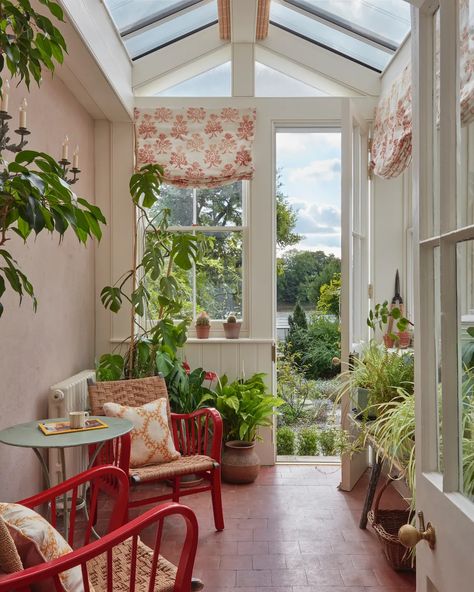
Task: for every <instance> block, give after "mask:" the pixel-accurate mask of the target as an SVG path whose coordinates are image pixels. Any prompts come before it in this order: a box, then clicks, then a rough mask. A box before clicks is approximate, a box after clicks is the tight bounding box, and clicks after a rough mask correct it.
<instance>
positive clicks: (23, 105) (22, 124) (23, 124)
mask: <svg viewBox="0 0 474 592" xmlns="http://www.w3.org/2000/svg"><path fill="white" fill-rule="evenodd" d="M27 107H28V103H27V102H26V99H23V101H22V103H21V107H20V127H26V108H27Z"/></svg>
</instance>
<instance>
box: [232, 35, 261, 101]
mask: <svg viewBox="0 0 474 592" xmlns="http://www.w3.org/2000/svg"><path fill="white" fill-rule="evenodd" d="M254 48H255V44H254V43H232V96H233V97H253V96H255V55H254Z"/></svg>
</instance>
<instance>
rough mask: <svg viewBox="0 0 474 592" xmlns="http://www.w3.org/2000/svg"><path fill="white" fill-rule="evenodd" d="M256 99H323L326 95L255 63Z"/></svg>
mask: <svg viewBox="0 0 474 592" xmlns="http://www.w3.org/2000/svg"><path fill="white" fill-rule="evenodd" d="M255 96H256V97H325V96H327V93H325V92H323V91H322V90H319V89H317V88H315V87H314V86H310V85H309V84H306V83H305V82H303V81H301V80H297V79H296V78H293V77H292V76H288V74H283V72H278V70H275V69H274V68H270V67H269V66H265V64H260V63H259V62H255Z"/></svg>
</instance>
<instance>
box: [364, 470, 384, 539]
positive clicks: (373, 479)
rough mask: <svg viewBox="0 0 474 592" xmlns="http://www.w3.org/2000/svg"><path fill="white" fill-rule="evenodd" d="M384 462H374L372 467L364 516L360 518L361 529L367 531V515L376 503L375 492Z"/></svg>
mask: <svg viewBox="0 0 474 592" xmlns="http://www.w3.org/2000/svg"><path fill="white" fill-rule="evenodd" d="M382 465H383V460H381V459H380V460H377V459H375V460H374V464H373V465H372V472H371V475H370V481H369V487H368V489H367V494H366V496H365V502H364V507H363V508H362V515H361V517H360V522H359V528H362V529H365V528H366V527H367V513H368V512H369V510H371V509H372V502H373V501H374V495H375V490H376V489H377V483H378V481H379V478H380V473H381V471H382Z"/></svg>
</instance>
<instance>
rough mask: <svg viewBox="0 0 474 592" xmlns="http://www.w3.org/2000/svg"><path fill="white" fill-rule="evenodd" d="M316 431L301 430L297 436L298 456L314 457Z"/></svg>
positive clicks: (315, 452)
mask: <svg viewBox="0 0 474 592" xmlns="http://www.w3.org/2000/svg"><path fill="white" fill-rule="evenodd" d="M318 435H319V434H318V430H317V429H316V428H303V429H302V430H301V431H300V433H299V434H298V436H299V438H298V454H299V455H300V456H316V454H317V452H318Z"/></svg>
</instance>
